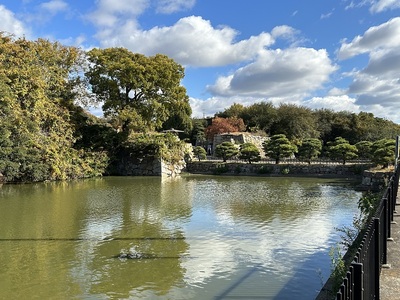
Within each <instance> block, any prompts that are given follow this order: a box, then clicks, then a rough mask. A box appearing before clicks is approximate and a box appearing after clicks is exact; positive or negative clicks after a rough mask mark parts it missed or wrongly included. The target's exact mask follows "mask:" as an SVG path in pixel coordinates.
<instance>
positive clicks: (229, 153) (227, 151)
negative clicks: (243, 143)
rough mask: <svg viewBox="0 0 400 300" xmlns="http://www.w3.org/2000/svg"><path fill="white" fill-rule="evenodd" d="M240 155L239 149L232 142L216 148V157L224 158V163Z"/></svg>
mask: <svg viewBox="0 0 400 300" xmlns="http://www.w3.org/2000/svg"><path fill="white" fill-rule="evenodd" d="M238 153H239V149H238V148H237V147H236V146H235V145H234V144H233V143H231V142H223V143H221V144H219V145H217V147H215V155H216V156H217V157H220V158H222V160H223V161H224V162H226V160H227V159H229V158H232V157H234V156H236V155H237V154H238Z"/></svg>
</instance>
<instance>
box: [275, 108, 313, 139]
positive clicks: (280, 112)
mask: <svg viewBox="0 0 400 300" xmlns="http://www.w3.org/2000/svg"><path fill="white" fill-rule="evenodd" d="M316 128H317V126H316V120H315V118H314V115H313V112H312V110H311V109H309V108H306V107H303V106H296V105H293V104H281V105H280V106H279V107H278V109H277V119H276V121H275V122H274V123H273V124H272V125H271V134H284V135H286V136H287V138H288V139H290V140H292V141H293V140H302V139H306V138H316V137H318V136H319V133H318V131H317V130H316Z"/></svg>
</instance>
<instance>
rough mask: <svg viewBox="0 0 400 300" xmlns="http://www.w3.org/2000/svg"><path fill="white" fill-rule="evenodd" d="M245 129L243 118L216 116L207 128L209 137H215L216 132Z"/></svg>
mask: <svg viewBox="0 0 400 300" xmlns="http://www.w3.org/2000/svg"><path fill="white" fill-rule="evenodd" d="M245 130H246V126H245V125H244V122H243V119H241V118H235V117H233V118H220V117H215V118H214V119H213V120H212V124H211V125H210V126H208V127H207V128H206V136H207V138H208V139H213V138H214V136H215V135H216V134H221V133H228V132H242V131H245Z"/></svg>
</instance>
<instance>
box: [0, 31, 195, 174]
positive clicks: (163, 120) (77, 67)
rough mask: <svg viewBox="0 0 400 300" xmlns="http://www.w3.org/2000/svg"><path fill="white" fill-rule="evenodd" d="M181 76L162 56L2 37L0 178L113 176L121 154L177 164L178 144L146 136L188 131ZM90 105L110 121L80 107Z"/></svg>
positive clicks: (171, 138) (179, 69)
mask: <svg viewBox="0 0 400 300" xmlns="http://www.w3.org/2000/svg"><path fill="white" fill-rule="evenodd" d="M88 62H89V64H88ZM183 75H184V70H183V68H182V67H181V66H180V65H178V64H177V63H175V62H174V61H173V60H171V59H170V58H168V57H166V56H164V55H156V56H154V57H145V56H143V55H140V54H134V53H131V52H129V51H128V50H126V49H122V48H111V49H103V50H99V49H93V50H91V51H89V52H87V53H85V52H84V51H81V50H79V49H77V48H75V47H65V46H63V45H61V44H59V43H52V42H49V41H47V40H43V39H38V40H37V41H29V40H26V39H24V38H20V39H15V38H14V37H12V36H7V35H5V34H0V177H1V178H2V179H3V180H5V181H7V182H31V181H45V180H63V179H69V178H82V177H90V176H99V175H102V174H105V173H107V172H112V170H113V166H114V165H115V162H116V161H117V160H118V159H119V155H120V154H121V153H122V152H124V151H125V152H126V153H127V152H129V153H131V154H132V153H133V154H135V155H154V156H159V157H162V158H163V159H165V160H168V161H171V162H175V161H177V159H178V158H177V157H178V156H179V159H180V158H181V157H182V151H183V147H181V146H182V145H181V144H182V143H181V142H178V141H177V139H176V137H175V136H170V135H168V134H167V135H164V134H162V135H161V136H162V137H160V136H157V135H149V134H148V132H149V131H150V130H154V129H160V130H161V129H166V128H169V126H171V127H172V126H173V127H176V128H180V129H184V130H187V131H189V130H190V129H191V126H192V121H191V119H190V115H191V108H190V106H189V102H188V96H187V95H186V90H185V88H184V87H182V86H181V85H180V82H181V80H182V78H183ZM88 84H89V85H88ZM89 87H90V88H91V89H92V93H89ZM93 102H95V103H99V102H102V103H103V109H104V113H105V116H106V117H107V119H99V118H97V117H94V116H92V115H90V114H89V113H86V112H85V111H84V110H83V109H82V108H81V107H79V106H78V104H84V103H93ZM134 132H145V133H146V134H144V135H143V136H140V135H136V136H133V135H132V133H134Z"/></svg>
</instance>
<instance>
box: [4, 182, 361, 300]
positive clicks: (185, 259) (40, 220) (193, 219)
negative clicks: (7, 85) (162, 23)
mask: <svg viewBox="0 0 400 300" xmlns="http://www.w3.org/2000/svg"><path fill="white" fill-rule="evenodd" d="M359 196H360V193H358V192H355V191H353V189H352V188H351V186H350V185H349V182H347V181H346V182H340V181H335V180H326V179H300V178H299V179H294V178H249V177H234V178H233V177H211V176H189V177H186V178H185V177H183V178H179V179H176V180H161V179H160V178H143V177H133V178H132V177H131V178H129V177H110V178H103V179H91V180H84V181H76V182H67V183H47V184H33V185H20V186H13V185H5V186H3V187H2V188H0V247H1V253H2V255H1V256H0V268H1V269H2V272H0V298H4V299H15V298H26V296H27V295H37V297H38V298H57V299H70V298H80V299H86V298H87V299H90V298H93V299H125V298H126V299H149V298H160V299H165V298H170V299H223V298H224V297H228V296H229V297H233V296H234V297H244V296H246V295H247V296H249V295H252V296H257V297H259V296H262V297H266V298H267V299H272V298H274V297H275V296H276V295H279V293H280V295H285V297H286V296H287V294H282V293H283V291H291V294H289V296H290V297H294V296H295V295H296V293H297V294H301V295H303V296H305V297H306V298H309V299H312V298H313V296H314V293H315V292H314V291H316V290H317V289H318V287H319V282H320V278H319V277H318V276H319V275H318V273H317V272H316V269H317V268H320V269H321V274H323V276H326V277H327V274H328V273H329V256H328V252H329V247H330V246H331V245H333V244H334V243H335V241H337V240H338V236H337V233H335V231H334V227H339V226H341V225H346V224H349V223H350V222H351V220H352V215H353V214H354V213H355V211H356V209H357V200H358V198H359ZM121 253H125V254H126V253H136V254H137V258H138V259H126V258H125V259H124V258H123V257H120V258H119V257H118V256H119V254H121ZM300 277H301V283H302V284H301V285H299V284H298V282H299V280H298V279H296V278H300ZM286 284H294V285H293V286H292V288H291V287H290V286H288V285H286ZM294 287H295V289H294ZM310 291H311V292H310ZM307 293H308V294H307ZM307 295H308V296H309V297H308V296H307ZM289 296H288V297H289Z"/></svg>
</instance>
